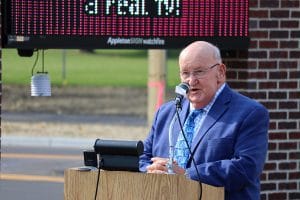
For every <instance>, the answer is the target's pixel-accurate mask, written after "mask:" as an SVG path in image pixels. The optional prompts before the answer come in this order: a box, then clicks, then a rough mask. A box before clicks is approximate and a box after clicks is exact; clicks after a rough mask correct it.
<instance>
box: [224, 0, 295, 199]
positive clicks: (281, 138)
mask: <svg viewBox="0 0 300 200" xmlns="http://www.w3.org/2000/svg"><path fill="white" fill-rule="evenodd" d="M249 5H250V30H249V34H250V37H251V44H250V48H249V50H248V51H232V52H223V54H224V55H223V56H225V57H226V58H225V63H226V64H227V67H228V70H229V71H228V82H229V84H230V85H231V86H232V87H233V88H236V89H237V90H239V91H240V92H241V93H244V94H246V95H247V96H250V97H252V98H255V99H257V100H258V101H260V102H261V103H262V104H264V105H265V106H266V107H267V108H268V110H269V112H270V119H271V120H270V130H269V152H268V156H267V163H266V165H265V168H264V172H263V174H262V176H261V180H262V185H261V190H262V191H261V199H268V200H273V199H276V200H277V199H300V181H299V180H300V112H299V110H300V89H299V88H300V42H299V41H300V1H299V0H281V1H279V0H250V3H249ZM258 120H259V119H258Z"/></svg>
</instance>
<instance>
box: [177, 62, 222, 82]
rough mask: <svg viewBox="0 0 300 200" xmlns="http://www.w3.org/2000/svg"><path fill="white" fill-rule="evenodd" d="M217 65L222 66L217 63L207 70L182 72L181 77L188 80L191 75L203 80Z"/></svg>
mask: <svg viewBox="0 0 300 200" xmlns="http://www.w3.org/2000/svg"><path fill="white" fill-rule="evenodd" d="M217 65H220V63H216V64H214V65H212V66H210V67H207V68H206V69H198V70H195V71H191V72H189V71H181V72H180V76H181V78H183V79H188V78H189V77H190V76H191V75H193V76H194V77H195V78H197V79H200V78H203V77H204V76H205V75H206V74H207V72H208V71H209V70H211V69H212V68H214V67H215V66H217Z"/></svg>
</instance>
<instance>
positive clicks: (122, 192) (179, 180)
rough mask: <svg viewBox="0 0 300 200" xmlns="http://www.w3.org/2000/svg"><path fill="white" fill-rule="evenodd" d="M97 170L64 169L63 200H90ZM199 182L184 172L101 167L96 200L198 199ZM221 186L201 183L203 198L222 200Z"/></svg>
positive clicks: (95, 182)
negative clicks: (121, 169)
mask: <svg viewBox="0 0 300 200" xmlns="http://www.w3.org/2000/svg"><path fill="white" fill-rule="evenodd" d="M97 175H98V170H91V171H80V170H78V169H77V168H71V169H67V170H66V171H65V185H64V199H65V200H93V199H94V196H95V192H96V184H97ZM199 194H200V187H199V183H198V182H196V181H193V180H189V179H187V178H186V177H184V176H183V175H170V174H147V173H136V172H124V171H105V170H101V172H100V180H99V185H98V194H97V199H98V200H100V199H101V200H108V199H109V200H121V199H122V200H153V199H155V200H156V199H157V200H159V199H165V200H176V199H178V200H182V199H184V200H189V199H195V200H198V199H199ZM222 199H224V189H223V188H220V187H214V186H210V185H206V184H202V200H222Z"/></svg>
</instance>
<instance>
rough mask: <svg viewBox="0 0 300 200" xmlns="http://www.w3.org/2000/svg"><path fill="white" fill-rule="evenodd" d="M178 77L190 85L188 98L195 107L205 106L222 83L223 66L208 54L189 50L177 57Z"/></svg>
mask: <svg viewBox="0 0 300 200" xmlns="http://www.w3.org/2000/svg"><path fill="white" fill-rule="evenodd" d="M179 66H180V78H181V81H182V82H186V83H188V84H189V85H190V90H189V93H188V98H189V100H190V101H191V103H192V104H193V106H194V107H195V108H196V109H199V108H203V107H205V106H206V105H207V104H208V103H209V102H210V101H211V100H212V98H213V97H214V95H215V93H216V91H217V90H218V88H219V87H220V86H221V84H222V83H224V81H225V79H223V78H222V77H224V78H225V74H223V75H224V76H220V75H222V73H225V70H224V69H225V66H224V65H223V64H222V63H218V62H217V61H216V60H215V59H213V58H212V56H211V55H210V56H209V55H206V53H204V54H200V55H199V54H198V55H195V53H193V52H191V53H190V54H188V53H187V54H185V55H184V56H181V57H180V59H179Z"/></svg>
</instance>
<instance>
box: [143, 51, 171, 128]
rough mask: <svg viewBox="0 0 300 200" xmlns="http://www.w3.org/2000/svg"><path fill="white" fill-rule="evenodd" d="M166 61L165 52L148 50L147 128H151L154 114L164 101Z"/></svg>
mask: <svg viewBox="0 0 300 200" xmlns="http://www.w3.org/2000/svg"><path fill="white" fill-rule="evenodd" d="M166 60H167V58H166V50H163V49H150V50H148V110H147V119H148V126H151V124H152V120H153V116H154V113H155V112H156V110H157V109H158V108H159V106H161V104H163V103H164V101H165V93H166V91H165V90H166V66H167V64H166V63H167V62H166Z"/></svg>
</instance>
